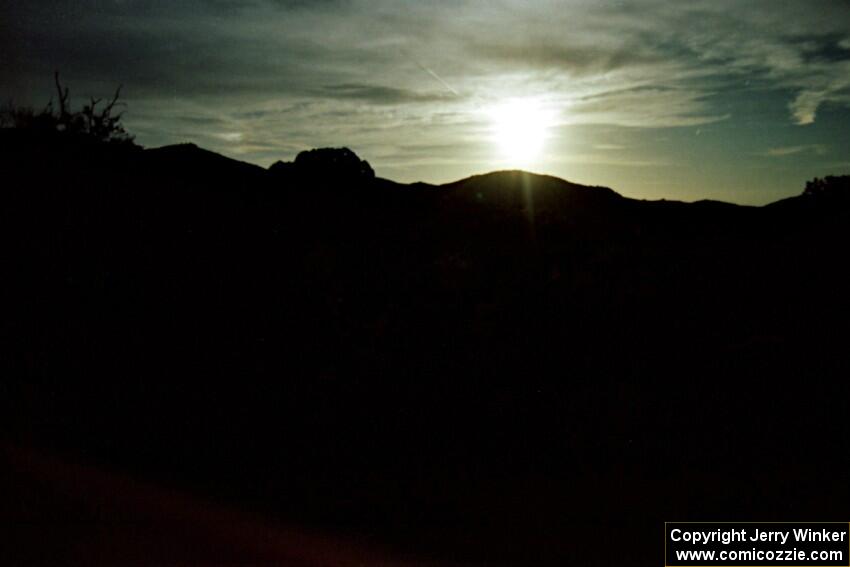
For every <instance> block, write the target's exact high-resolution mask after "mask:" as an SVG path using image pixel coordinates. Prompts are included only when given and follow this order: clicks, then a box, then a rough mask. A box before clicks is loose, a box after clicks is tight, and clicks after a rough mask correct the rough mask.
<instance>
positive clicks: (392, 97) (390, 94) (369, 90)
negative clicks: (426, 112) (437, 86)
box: [314, 83, 457, 104]
mask: <svg viewBox="0 0 850 567" xmlns="http://www.w3.org/2000/svg"><path fill="white" fill-rule="evenodd" d="M314 92H315V94H316V96H320V97H326V98H339V99H349V100H361V101H366V102H370V103H372V104H406V103H416V102H420V103H421V102H445V101H451V100H453V99H454V98H455V97H456V96H457V95H456V94H455V95H449V94H446V93H434V92H415V91H412V90H408V89H399V88H395V87H385V86H381V85H364V84H356V83H355V84H343V85H326V86H323V87H320V88H319V89H316V90H315V91H314Z"/></svg>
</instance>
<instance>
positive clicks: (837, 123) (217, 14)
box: [0, 0, 850, 204]
mask: <svg viewBox="0 0 850 567" xmlns="http://www.w3.org/2000/svg"><path fill="white" fill-rule="evenodd" d="M0 28H2V30H0V31H2V33H0V53H2V55H0V97H2V99H3V100H12V101H14V102H15V103H17V104H25V105H33V106H35V107H41V106H43V105H44V104H46V102H47V101H48V100H50V97H51V95H52V92H53V91H52V89H53V86H52V82H53V72H54V70H58V71H60V73H61V76H62V79H63V82H64V83H66V84H67V85H68V86H69V87H70V89H71V97H72V104H74V103H75V102H76V104H77V105H78V106H81V105H82V104H83V103H84V102H86V101H87V100H88V97H89V96H108V95H109V94H110V93H111V92H112V91H113V90H114V89H115V87H116V86H117V85H119V84H121V85H123V91H122V98H123V100H124V101H125V102H126V103H127V107H126V114H125V116H124V124H125V126H126V127H127V129H128V130H129V131H130V132H131V133H133V134H135V135H136V140H137V142H139V143H140V144H142V145H144V146H145V147H155V146H160V145H166V144H172V143H181V142H194V143H196V144H198V145H199V146H201V147H205V148H208V149H211V150H214V151H217V152H220V153H222V154H224V155H227V156H229V157H233V158H236V159H240V160H244V161H250V162H253V163H257V164H259V165H262V166H268V165H270V164H271V163H273V162H275V161H277V160H279V159H283V160H292V159H294V157H295V155H296V154H297V153H298V152H299V151H301V150H304V149H309V148H314V147H328V146H332V147H340V146H347V147H349V148H351V149H352V150H354V151H355V152H357V154H358V155H359V156H360V157H361V158H363V159H366V160H368V161H369V162H370V163H371V164H372V166H373V167H374V169H375V171H376V173H377V174H378V175H379V176H381V177H387V178H390V179H394V180H397V181H402V182H412V181H420V180H421V181H427V182H432V183H442V182H448V181H453V180H456V179H460V178H462V177H466V176H468V175H472V174H476V173H484V172H487V171H492V170H498V169H513V168H523V169H528V170H531V171H535V172H539V173H547V174H552V175H557V176H559V177H563V178H565V179H568V180H570V181H574V182H577V183H584V184H588V185H604V186H608V187H611V188H613V189H615V190H616V191H618V192H619V193H622V194H624V195H627V196H630V197H636V198H646V199H659V198H667V199H680V200H687V201H693V200H699V199H704V198H710V199H720V200H725V201H731V202H736V203H742V204H763V203H767V202H770V201H774V200H776V199H780V198H784V197H788V196H791V195H795V194H798V193H800V192H801V191H802V189H803V187H804V185H805V182H806V180H808V179H811V178H813V177H816V176H817V177H823V176H825V175H831V174H842V173H850V1H848V0H831V1H827V0H750V1H746V0H710V1H702V0H691V1H687V2H685V1H681V0H633V1H629V0H622V1H614V0H538V1H531V0H524V1H523V0H486V1H484V0H445V1H444V0H416V1H406V0H371V1H369V0H312V1H308V0H54V1H44V0H29V1H27V2H21V1H20V0H0Z"/></svg>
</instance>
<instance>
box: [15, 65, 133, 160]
mask: <svg viewBox="0 0 850 567" xmlns="http://www.w3.org/2000/svg"><path fill="white" fill-rule="evenodd" d="M54 80H55V83H56V91H57V93H58V96H59V99H58V108H57V107H56V106H55V105H54V102H53V100H51V101H50V102H49V103H48V104H47V106H46V107H45V108H44V109H43V110H41V111H36V110H34V109H33V108H30V107H19V106H15V105H14V104H12V103H11V102H10V103H8V104H7V105H6V107H5V108H3V109H0V127H2V128H14V129H18V130H26V131H30V132H34V133H44V134H46V133H60V134H64V135H68V136H76V137H83V138H86V139H88V140H92V141H96V142H108V143H119V144H132V143H133V136H131V135H130V134H128V133H127V131H126V130H125V129H124V127H123V126H122V125H121V117H122V115H123V112H117V113H116V112H115V111H116V109H117V108H119V107H122V106H124V103H122V102H119V101H118V99H119V97H120V95H121V87H120V86H119V87H118V88H117V89H116V91H115V95H114V96H113V97H112V98H111V99H110V100H108V101H104V100H102V99H99V98H94V97H92V98H91V99H90V101H89V103H88V104H87V105H85V106H83V108H82V110H79V111H73V110H71V105H70V91H69V89H68V87H63V86H62V84H61V83H60V81H59V73H56V74H55V75H54ZM101 103H103V105H102V106H101Z"/></svg>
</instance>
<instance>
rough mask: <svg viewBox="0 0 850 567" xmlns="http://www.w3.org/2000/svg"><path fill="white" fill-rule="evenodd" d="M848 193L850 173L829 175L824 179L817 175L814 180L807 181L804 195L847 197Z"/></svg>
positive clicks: (849, 190) (849, 189)
mask: <svg viewBox="0 0 850 567" xmlns="http://www.w3.org/2000/svg"><path fill="white" fill-rule="evenodd" d="M848 193H850V175H841V176H833V175H828V176H826V177H825V178H823V179H820V178H818V177H815V178H814V179H813V180H812V181H807V182H806V190H805V191H803V195H806V196H815V197H818V196H825V195H828V196H831V197H837V196H839V195H844V196H845V197H846V195H847V194H848Z"/></svg>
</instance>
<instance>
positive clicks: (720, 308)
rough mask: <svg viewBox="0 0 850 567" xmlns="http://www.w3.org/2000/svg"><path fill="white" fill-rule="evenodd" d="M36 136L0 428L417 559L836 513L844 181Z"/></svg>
mask: <svg viewBox="0 0 850 567" xmlns="http://www.w3.org/2000/svg"><path fill="white" fill-rule="evenodd" d="M51 140H52V141H51V142H50V143H46V142H45V141H44V140H33V139H29V138H27V137H26V136H25V135H23V134H21V133H18V132H14V131H9V130H7V131H0V162H1V163H2V171H3V172H4V173H3V176H4V181H5V183H4V189H3V190H2V225H3V227H4V229H5V230H4V233H5V239H4V240H5V245H4V247H5V248H6V251H7V253H6V254H5V255H4V256H5V259H4V266H5V268H6V270H5V271H6V276H5V286H4V287H5V288H6V294H5V297H6V301H4V313H5V315H4V318H3V319H4V321H3V326H2V336H3V343H4V345H5V346H4V349H3V350H4V351H5V353H6V355H5V356H4V357H3V362H2V364H3V368H2V371H3V375H4V376H5V377H6V378H5V379H4V380H3V391H2V395H0V399H2V402H0V409H2V423H3V431H4V432H5V434H4V435H5V437H6V438H7V439H9V440H11V441H14V442H19V443H26V444H30V445H33V446H38V447H42V448H46V449H49V450H51V451H55V452H57V453H60V454H65V455H78V456H79V455H83V456H85V459H87V460H89V461H93V462H96V463H100V464H102V465H104V466H108V467H111V468H113V469H116V470H123V471H129V472H131V473H132V474H135V475H139V476H142V477H144V478H147V479H151V480H152V481H156V482H160V483H163V484H165V485H168V486H175V487H181V488H183V489H185V490H189V491H192V492H193V493H197V494H202V495H206V496H208V497H209V498H213V499H216V500H218V501H225V502H235V503H237V504H238V506H240V507H243V508H250V509H252V510H259V511H261V512H262V513H263V514H267V515H269V516H271V517H275V518H280V519H281V520H283V521H286V522H292V523H296V524H299V525H305V526H321V527H323V528H326V529H333V530H338V531H339V532H340V533H350V534H371V535H370V537H374V538H376V539H378V540H380V541H382V542H388V544H390V545H393V546H396V547H397V548H398V549H403V550H408V551H409V552H410V553H411V554H412V555H413V556H416V557H430V558H433V559H434V560H435V561H437V560H439V561H443V560H451V561H456V562H464V561H470V562H473V561H484V562H492V563H500V564H502V563H503V564H535V565H545V564H552V565H562V564H564V563H565V562H570V561H573V562H592V561H599V562H604V563H607V564H610V563H612V562H615V561H616V562H618V563H635V564H637V563H641V564H644V563H646V562H647V561H653V560H654V559H652V558H653V557H657V555H658V553H660V549H658V546H659V545H660V543H659V538H658V537H657V534H658V533H659V530H660V529H661V523H662V522H663V521H665V520H670V519H675V518H703V519H710V518H714V519H723V518H726V519H728V518H779V517H785V518H791V517H793V518H808V517H813V514H817V517H818V518H821V519H823V518H829V517H839V516H840V515H841V514H842V513H846V510H847V505H848V504H850V500H849V499H848V492H847V484H846V483H842V482H839V481H838V478H839V476H840V474H839V472H838V471H840V470H844V468H846V462H845V461H846V456H845V454H846V451H844V450H843V449H842V447H843V440H844V439H846V438H847V434H848V433H850V430H848V425H847V423H848V420H847V419H846V400H847V399H848V394H850V386H848V384H850V383H848V381H847V379H846V377H847V376H848V375H850V373H848V370H850V368H848V366H850V365H848V357H847V352H848V351H847V344H846V337H847V334H846V321H847V319H846V316H847V314H848V313H850V311H848V307H850V296H848V294H847V292H846V290H847V289H850V277H848V273H847V270H846V269H845V260H844V259H845V258H846V254H847V245H848V242H850V240H848V237H850V233H848V228H849V227H850V222H848V221H850V201H849V200H848V189H847V178H831V180H826V181H823V182H822V183H823V186H822V185H821V184H816V185H813V186H812V187H811V188H810V189H808V190H806V191H805V193H804V194H801V195H800V196H798V197H793V198H790V199H786V200H784V201H781V202H778V203H774V204H772V205H768V206H765V207H745V206H737V205H733V204H728V203H720V202H713V201H700V202H696V203H683V202H676V201H643V200H636V199H630V198H627V197H624V196H622V195H620V194H618V193H617V192H615V191H614V190H612V189H609V188H604V187H587V186H582V185H577V184H573V183H570V182H568V181H565V180H562V179H558V178H555V177H551V176H544V175H535V174H531V173H527V172H522V171H502V172H494V173H489V174H485V175H477V176H473V177H470V178H467V179H463V180H459V181H456V182H453V183H448V184H444V185H431V184H426V183H415V184H401V183H395V182H393V181H391V180H386V179H382V178H380V177H377V176H375V174H374V171H373V169H372V167H371V166H370V165H369V164H368V163H367V162H366V161H364V160H362V159H361V158H360V157H358V156H357V155H356V154H354V152H352V151H351V150H349V149H345V148H342V149H320V150H312V151H308V152H303V153H301V154H299V155H298V156H297V158H296V159H295V161H294V162H290V163H284V162H277V163H275V164H274V165H273V166H271V167H270V168H269V169H264V168H261V167H258V166H255V165H251V164H246V163H242V162H239V161H237V160H232V159H229V158H226V157H224V156H220V155H218V154H215V153H213V152H209V151H206V150H203V149H201V148H198V147H197V146H194V145H192V144H184V145H179V146H169V147H164V148H158V149H152V150H142V149H139V148H130V147H123V146H122V147H108V146H85V147H83V146H80V145H78V144H74V143H66V142H63V141H62V140H61V139H59V138H55V139H54V138H51ZM801 189H802V188H801ZM815 485H819V486H822V487H824V490H827V489H828V493H824V495H823V498H821V497H814V496H812V492H811V489H808V488H807V489H803V488H801V487H806V486H815ZM5 489H6V490H9V491H13V487H12V488H10V487H9V486H6V487H5ZM44 498H48V497H47V496H45V497H44ZM603 528H604V529H603ZM612 533H613V534H616V537H614V536H613V535H611V534H612ZM612 538H614V539H616V540H617V541H619V542H620V543H621V544H622V545H628V546H631V547H630V554H629V555H628V556H624V555H623V553H622V549H621V548H618V549H616V550H615V549H608V547H609V546H607V544H606V542H608V541H610V540H611V539H612ZM4 547H6V548H8V546H4ZM9 549H13V548H9ZM6 553H12V552H6ZM10 557H11V558H12V559H15V557H14V555H12V556H10Z"/></svg>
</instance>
